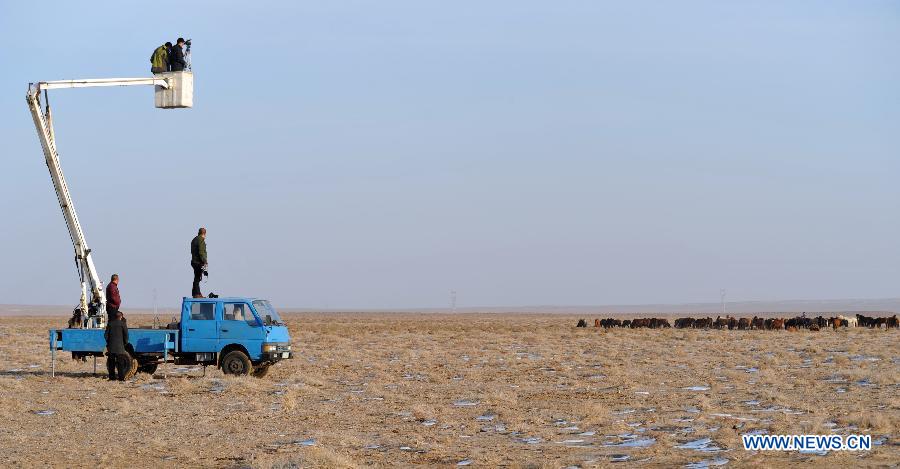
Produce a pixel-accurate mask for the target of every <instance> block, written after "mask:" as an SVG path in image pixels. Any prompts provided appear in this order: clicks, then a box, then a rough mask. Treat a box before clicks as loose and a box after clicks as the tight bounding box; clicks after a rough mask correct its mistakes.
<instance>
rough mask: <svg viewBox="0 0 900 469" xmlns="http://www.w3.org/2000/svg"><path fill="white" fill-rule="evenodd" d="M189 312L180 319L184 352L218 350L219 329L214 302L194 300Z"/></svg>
mask: <svg viewBox="0 0 900 469" xmlns="http://www.w3.org/2000/svg"><path fill="white" fill-rule="evenodd" d="M190 305H191V306H190V308H191V309H190V312H189V314H185V315H184V318H183V319H182V321H181V333H182V337H183V338H184V340H183V342H182V351H184V352H218V351H219V349H218V347H216V346H217V345H218V339H219V331H218V328H217V327H216V302H215V301H207V302H200V301H194V302H191V304H190Z"/></svg>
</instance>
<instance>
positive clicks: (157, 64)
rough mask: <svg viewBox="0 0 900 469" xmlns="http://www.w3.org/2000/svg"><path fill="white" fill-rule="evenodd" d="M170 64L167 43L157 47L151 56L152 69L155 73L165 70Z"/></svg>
mask: <svg viewBox="0 0 900 469" xmlns="http://www.w3.org/2000/svg"><path fill="white" fill-rule="evenodd" d="M168 64H169V52H168V51H167V50H166V46H165V45H161V46H159V47H157V48H156V49H155V50H154V51H153V54H152V55H151V56H150V71H151V72H153V73H160V72H165V71H166V69H167V68H168Z"/></svg>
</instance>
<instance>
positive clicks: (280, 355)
mask: <svg viewBox="0 0 900 469" xmlns="http://www.w3.org/2000/svg"><path fill="white" fill-rule="evenodd" d="M262 358H263V361H267V362H277V361H278V360H285V359H288V358H294V355H293V353H291V352H266V353H263V354H262Z"/></svg>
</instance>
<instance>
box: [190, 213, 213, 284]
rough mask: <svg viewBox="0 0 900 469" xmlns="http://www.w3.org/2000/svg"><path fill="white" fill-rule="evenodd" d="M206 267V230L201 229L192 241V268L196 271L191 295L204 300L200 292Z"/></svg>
mask: <svg viewBox="0 0 900 469" xmlns="http://www.w3.org/2000/svg"><path fill="white" fill-rule="evenodd" d="M206 265H207V264H206V228H200V230H198V231H197V236H195V237H194V239H193V240H191V267H192V268H193V269H194V285H193V288H192V289H191V295H193V296H194V298H203V293H201V292H200V279H202V278H203V274H206ZM207 275H209V274H207Z"/></svg>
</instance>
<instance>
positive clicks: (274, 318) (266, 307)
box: [253, 300, 284, 326]
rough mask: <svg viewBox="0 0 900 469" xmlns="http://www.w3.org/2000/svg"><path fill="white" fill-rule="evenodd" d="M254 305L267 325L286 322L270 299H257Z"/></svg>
mask: <svg viewBox="0 0 900 469" xmlns="http://www.w3.org/2000/svg"><path fill="white" fill-rule="evenodd" d="M253 307H254V308H255V309H256V313H257V314H259V317H260V319H262V321H263V324H265V325H267V326H283V325H284V322H282V321H281V316H279V315H278V312H277V311H275V308H273V307H272V305H271V304H270V303H269V302H268V301H266V300H255V301H254V302H253Z"/></svg>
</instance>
